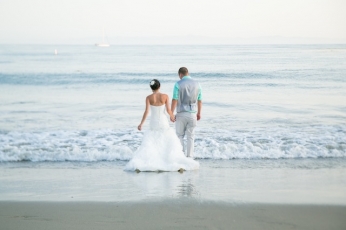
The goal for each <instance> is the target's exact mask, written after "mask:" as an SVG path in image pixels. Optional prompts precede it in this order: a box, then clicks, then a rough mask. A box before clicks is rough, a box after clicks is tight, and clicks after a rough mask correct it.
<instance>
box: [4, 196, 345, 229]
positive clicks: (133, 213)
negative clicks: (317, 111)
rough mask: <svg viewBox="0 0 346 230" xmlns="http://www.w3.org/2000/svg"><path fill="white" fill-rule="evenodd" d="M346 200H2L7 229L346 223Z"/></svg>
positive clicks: (334, 226)
mask: <svg viewBox="0 0 346 230" xmlns="http://www.w3.org/2000/svg"><path fill="white" fill-rule="evenodd" d="M345 213H346V206H328V205H306V204H305V205H287V204H245V203H243V204H231V203H222V202H207V201H192V200H185V199H179V200H176V199H173V200H162V201H153V202H120V203H117V202H111V203H106V202H18V201H1V202H0V226H1V229H3V230H10V229H16V230H22V229H23V230H24V229H25V230H30V229H32V230H55V229H74V230H79V229H81V230H88V229H90V230H91V229H93V230H94V229H98V230H102V229H117V230H118V229H254V230H256V229H265V230H270V229H329V230H332V229H346V218H345Z"/></svg>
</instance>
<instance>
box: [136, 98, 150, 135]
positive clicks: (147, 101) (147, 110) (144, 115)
mask: <svg viewBox="0 0 346 230" xmlns="http://www.w3.org/2000/svg"><path fill="white" fill-rule="evenodd" d="M149 110H150V103H149V97H147V98H146V99H145V111H144V113H143V118H142V121H141V123H140V124H139V125H138V130H139V131H141V130H142V125H143V124H144V122H145V120H146V119H147V116H148V113H149Z"/></svg>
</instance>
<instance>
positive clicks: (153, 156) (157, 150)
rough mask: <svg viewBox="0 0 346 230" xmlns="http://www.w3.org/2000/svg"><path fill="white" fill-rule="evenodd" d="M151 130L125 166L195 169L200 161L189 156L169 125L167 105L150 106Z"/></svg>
mask: <svg viewBox="0 0 346 230" xmlns="http://www.w3.org/2000/svg"><path fill="white" fill-rule="evenodd" d="M150 109H151V119H150V130H148V131H147V132H146V133H145V134H144V137H143V140H142V144H141V146H140V147H139V148H138V149H137V151H136V152H135V153H134V156H133V158H132V159H131V160H130V161H129V162H128V163H127V165H126V166H125V170H128V171H135V170H137V169H138V170H140V171H178V170H179V169H181V168H182V169H185V170H194V169H198V168H199V163H198V162H197V161H195V160H193V159H191V158H187V157H186V156H185V154H184V153H183V147H182V146H181V144H180V141H179V138H178V137H177V135H176V133H175V131H174V130H173V129H172V128H171V127H169V123H168V119H167V116H166V115H165V105H162V106H153V105H151V106H150Z"/></svg>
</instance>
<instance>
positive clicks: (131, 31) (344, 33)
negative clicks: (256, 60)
mask: <svg viewBox="0 0 346 230" xmlns="http://www.w3.org/2000/svg"><path fill="white" fill-rule="evenodd" d="M103 27H104V28H105V31H106V34H107V38H108V41H109V42H111V43H120V44H121V43H153V44H156V43H157V44H160V43H193V42H197V43H198V42H200V43H242V42H245V43H257V42H258V43H262V42H263V43H266V42H269V43H270V42H276V41H284V42H285V41H286V42H288V43H289V42H293V43H295V42H298V43H299V42H303V43H306V42H307V43H309V42H312V43H314V42H339V43H340V42H343V43H346V0H124V1H120V0H83V1H79V0H54V1H53V0H0V43H51V44H59V43H62V44H63V43H73V44H78V43H80V44H87V43H95V42H100V41H101V40H102V28H103ZM304 41H305V42H304Z"/></svg>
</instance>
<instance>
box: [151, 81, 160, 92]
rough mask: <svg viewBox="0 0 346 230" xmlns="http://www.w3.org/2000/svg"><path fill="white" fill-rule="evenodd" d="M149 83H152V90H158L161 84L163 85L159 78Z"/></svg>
mask: <svg viewBox="0 0 346 230" xmlns="http://www.w3.org/2000/svg"><path fill="white" fill-rule="evenodd" d="M149 85H150V88H151V89H152V90H157V89H159V88H160V86H161V84H160V82H159V80H157V79H153V80H151V81H150V84H149Z"/></svg>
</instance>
